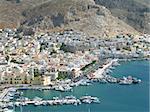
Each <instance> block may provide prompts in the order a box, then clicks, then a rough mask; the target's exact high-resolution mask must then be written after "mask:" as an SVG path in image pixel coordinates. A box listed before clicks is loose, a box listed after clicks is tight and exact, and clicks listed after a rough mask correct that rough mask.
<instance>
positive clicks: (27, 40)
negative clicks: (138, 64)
mask: <svg viewBox="0 0 150 112" xmlns="http://www.w3.org/2000/svg"><path fill="white" fill-rule="evenodd" d="M136 39H137V40H133V39H131V38H130V37H127V38H126V37H119V38H114V39H112V40H110V39H109V40H107V39H106V40H105V41H104V40H102V39H98V38H94V37H86V36H85V34H84V33H81V32H74V31H66V32H63V33H42V34H38V35H37V34H35V35H34V36H21V35H19V34H17V33H16V31H13V30H10V29H7V30H2V31H0V83H1V84H43V85H49V84H51V83H52V82H53V81H55V80H56V79H61V78H65V77H69V78H73V77H78V76H80V75H81V74H82V71H81V69H82V68H83V67H84V66H86V65H87V64H90V63H92V62H93V61H95V60H99V58H100V57H103V56H104V57H106V58H107V57H112V56H113V57H114V56H115V57H117V58H119V56H126V55H131V57H132V56H133V57H139V56H141V55H142V56H144V57H145V56H146V57H149V56H150V46H149V44H150V41H149V36H142V38H141V37H139V38H136ZM123 47H126V49H124V48H123ZM125 58H126V57H125Z"/></svg>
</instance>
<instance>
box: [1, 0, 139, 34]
mask: <svg viewBox="0 0 150 112" xmlns="http://www.w3.org/2000/svg"><path fill="white" fill-rule="evenodd" d="M16 26H17V27H23V28H24V27H29V28H36V29H41V30H52V29H53V30H55V29H60V30H63V29H74V30H80V31H83V32H85V33H86V34H88V35H90V36H99V37H105V36H112V35H116V34H118V33H138V32H137V31H136V30H135V29H134V28H132V27H131V26H129V25H128V24H126V23H125V22H123V21H121V20H119V19H118V18H117V17H114V16H113V15H112V14H111V12H110V11H109V10H108V9H107V8H105V7H104V6H102V5H100V4H98V5H97V4H95V1H94V0H1V1H0V27H1V28H2V27H16Z"/></svg>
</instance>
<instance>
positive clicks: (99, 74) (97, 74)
mask: <svg viewBox="0 0 150 112" xmlns="http://www.w3.org/2000/svg"><path fill="white" fill-rule="evenodd" d="M117 61H118V59H113V60H111V61H110V62H109V63H108V64H106V65H103V67H102V68H99V69H98V70H97V71H96V72H94V73H93V74H92V76H93V77H92V78H94V79H101V78H104V75H103V74H104V73H105V71H106V69H108V68H109V67H110V66H112V65H113V63H115V62H117Z"/></svg>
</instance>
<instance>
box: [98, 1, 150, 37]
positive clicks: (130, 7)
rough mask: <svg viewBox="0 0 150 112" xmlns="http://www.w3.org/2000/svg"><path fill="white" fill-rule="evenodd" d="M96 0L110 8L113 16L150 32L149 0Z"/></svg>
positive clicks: (137, 28)
mask: <svg viewBox="0 0 150 112" xmlns="http://www.w3.org/2000/svg"><path fill="white" fill-rule="evenodd" d="M110 1H111V2H110ZM95 2H96V4H99V5H103V6H105V7H106V8H108V9H109V10H110V11H111V12H112V15H113V16H115V17H118V18H119V19H120V20H123V21H124V22H126V23H127V24H129V25H130V26H132V27H134V28H135V29H136V30H138V31H140V32H145V33H149V34H150V24H149V23H150V1H149V0H95Z"/></svg>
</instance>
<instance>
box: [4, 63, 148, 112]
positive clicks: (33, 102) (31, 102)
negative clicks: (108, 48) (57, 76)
mask: <svg viewBox="0 0 150 112" xmlns="http://www.w3.org/2000/svg"><path fill="white" fill-rule="evenodd" d="M125 63H134V62H125ZM121 66H122V65H120V66H113V67H116V68H115V69H114V68H111V67H110V68H111V69H112V72H111V73H110V74H111V75H109V76H108V77H107V78H108V80H109V79H111V78H110V76H111V77H116V74H118V73H117V72H115V71H116V70H118V69H119V68H121ZM132 66H133V65H132ZM124 71H126V68H125V70H124ZM145 71H146V70H145ZM130 73H131V74H133V75H134V74H135V75H134V76H132V77H129V75H130V74H129V73H127V72H123V73H122V74H126V75H124V77H123V76H118V77H119V78H118V77H117V79H120V80H121V81H123V80H124V79H125V80H126V79H130V80H133V79H134V77H136V76H138V74H147V73H145V72H143V71H141V72H136V73H135V72H132V71H131V70H130ZM113 74H115V75H113ZM105 76H107V75H106V74H105ZM121 77H122V78H121ZM146 79H147V78H146ZM108 80H106V79H101V80H100V79H91V80H89V79H86V81H87V82H88V83H89V84H90V85H89V86H87V85H86V86H83V85H84V84H83V85H80V86H76V85H78V83H79V82H80V83H81V82H84V81H85V80H83V79H82V80H81V81H79V82H78V83H77V84H74V83H73V84H72V85H71V86H72V87H73V88H72V91H70V92H69V91H68V92H62V91H58V90H54V89H52V87H51V88H50V87H49V88H46V87H36V86H35V87H27V86H26V87H22V89H21V87H20V88H19V89H18V90H17V91H16V89H15V88H11V89H5V91H4V93H5V95H4V94H3V95H2V96H4V97H3V99H6V98H8V97H7V96H11V95H10V94H9V90H11V93H12V92H14V93H17V92H20V94H22V92H23V94H22V95H23V100H22V101H19V100H10V101H9V102H11V103H9V105H8V106H9V108H8V109H9V110H13V108H14V107H15V108H16V109H17V110H18V109H19V111H17V110H16V112H20V107H22V108H23V110H24V111H25V110H26V108H28V107H32V108H34V109H35V106H38V107H39V106H40V107H39V108H41V109H42V108H44V107H45V108H51V109H52V110H53V108H54V107H53V106H54V105H59V106H60V108H65V107H64V106H65V105H70V107H72V106H73V107H72V108H75V107H76V105H78V106H77V107H79V108H80V109H81V107H82V105H86V104H89V107H91V106H92V105H95V103H93V102H92V103H90V102H91V101H89V100H88V99H84V100H83V99H82V98H81V97H83V96H88V95H91V97H92V96H96V97H97V98H100V99H101V100H100V103H98V104H96V105H99V106H101V105H104V104H103V103H104V102H105V100H106V101H109V100H110V99H109V98H102V97H103V92H102V93H101V92H100V94H96V93H97V92H96V91H99V90H101V89H102V90H103V88H105V87H106V86H107V88H110V87H111V88H114V87H117V88H116V90H113V91H114V92H113V93H112V94H114V93H115V91H120V90H119V88H120V89H121V88H122V89H123V88H125V87H126V86H121V84H119V82H117V83H114V84H113V85H111V84H108V83H110V82H108ZM100 81H104V82H105V84H101V83H102V82H100ZM64 82H65V83H67V84H68V83H69V80H67V81H61V85H62V83H64ZM111 83H112V82H111ZM143 84H145V79H143V80H142V83H141V84H139V85H137V86H134V84H131V83H130V84H129V85H131V87H132V88H133V89H134V88H136V87H139V86H142V85H143ZM74 85H75V86H74ZM125 85H127V84H125ZM16 88H17V87H16ZM84 88H88V89H84ZM94 88H99V89H96V90H95V89H94ZM132 88H130V87H129V91H130V92H131V91H132V90H133V89H132ZM93 89H94V90H93ZM89 90H91V92H89ZM125 90H126V89H123V90H122V91H125ZM50 91H52V92H50ZM81 91H82V92H81ZM103 91H105V90H103ZM108 91H109V90H108ZM130 92H129V93H130ZM6 93H7V94H8V95H6ZM35 93H37V94H35ZM79 93H80V94H79ZM104 93H105V94H106V92H104ZM32 94H33V96H32V97H31V95H32ZM42 94H43V95H42ZM60 94H61V96H60ZM78 94H79V95H78ZM86 94H88V95H86ZM122 94H124V93H122ZM35 95H37V97H39V98H36V97H35ZM45 95H46V99H45V98H44V99H43V97H45ZM29 96H30V97H29ZM56 96H59V97H56ZM67 96H74V98H76V100H71V101H77V99H78V101H79V100H80V102H81V104H80V102H79V103H75V102H74V103H71V104H66V103H63V104H61V103H60V102H59V101H62V100H64V99H65V98H66V97H67ZM1 98H2V97H1ZM53 98H54V99H53ZM72 98H73V97H72ZM56 99H59V100H56ZM111 99H112V98H111ZM50 100H51V102H52V101H56V102H58V104H54V105H53V103H52V105H50V104H49V103H46V102H48V101H50ZM113 100H115V99H113ZM5 102H8V101H7V100H5ZM17 102H18V103H17ZM25 102H26V103H27V104H26V103H25ZM40 102H42V103H40ZM44 102H45V103H44ZM56 102H55V103H56ZM83 102H84V103H83ZM20 103H21V104H22V105H21V104H20ZM1 104H2V105H3V104H5V103H4V102H2V103H1ZM90 105H91V106H90ZM13 106H14V107H13ZM43 106H44V107H43ZM49 106H50V107H49ZM74 106H75V107H74ZM6 107H7V106H6ZM96 108H98V107H97V106H96ZM3 109H5V110H7V109H6V108H3ZM91 109H92V107H91ZM81 110H82V109H81ZM24 111H23V112H24ZM36 111H37V112H40V110H39V111H38V110H36ZM6 112H7V111H6ZM46 112H48V111H47V110H46ZM58 112H59V111H58Z"/></svg>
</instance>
